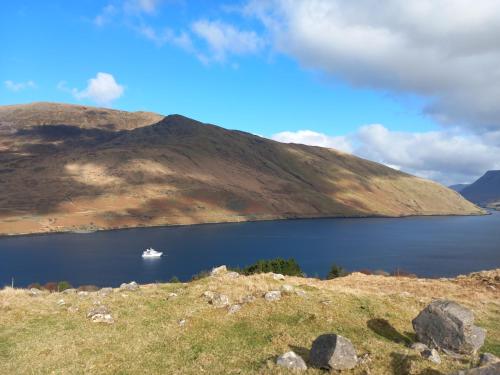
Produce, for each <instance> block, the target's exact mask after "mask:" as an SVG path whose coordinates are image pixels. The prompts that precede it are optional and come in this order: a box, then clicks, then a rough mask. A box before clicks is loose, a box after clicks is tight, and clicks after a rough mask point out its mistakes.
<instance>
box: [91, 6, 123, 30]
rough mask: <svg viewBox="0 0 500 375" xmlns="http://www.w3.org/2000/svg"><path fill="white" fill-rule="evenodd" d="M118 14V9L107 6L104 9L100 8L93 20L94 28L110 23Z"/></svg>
mask: <svg viewBox="0 0 500 375" xmlns="http://www.w3.org/2000/svg"><path fill="white" fill-rule="evenodd" d="M117 13H118V9H117V8H116V7H115V6H114V5H112V4H108V5H106V6H105V7H104V8H102V11H101V13H99V14H98V15H97V16H95V18H94V24H95V25H96V26H104V25H106V24H108V23H110V22H111V20H112V19H113V17H114V16H115V15H116V14H117Z"/></svg>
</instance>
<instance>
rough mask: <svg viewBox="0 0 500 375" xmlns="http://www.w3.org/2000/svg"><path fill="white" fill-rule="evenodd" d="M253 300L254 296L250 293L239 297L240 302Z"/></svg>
mask: <svg viewBox="0 0 500 375" xmlns="http://www.w3.org/2000/svg"><path fill="white" fill-rule="evenodd" d="M253 301H255V296H252V295H251V294H249V295H247V296H245V297H243V298H240V303H252V302H253Z"/></svg>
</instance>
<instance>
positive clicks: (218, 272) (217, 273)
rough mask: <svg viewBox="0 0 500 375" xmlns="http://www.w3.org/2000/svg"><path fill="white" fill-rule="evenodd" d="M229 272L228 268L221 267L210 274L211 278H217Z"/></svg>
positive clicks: (213, 269) (215, 268)
mask: <svg viewBox="0 0 500 375" xmlns="http://www.w3.org/2000/svg"><path fill="white" fill-rule="evenodd" d="M226 272H227V267H226V266H219V267H214V268H212V271H211V272H210V276H217V275H220V274H222V273H226Z"/></svg>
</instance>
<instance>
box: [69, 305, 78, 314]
mask: <svg viewBox="0 0 500 375" xmlns="http://www.w3.org/2000/svg"><path fill="white" fill-rule="evenodd" d="M78 311H79V308H78V307H76V306H70V307H68V312H69V313H71V314H74V313H76V312H78Z"/></svg>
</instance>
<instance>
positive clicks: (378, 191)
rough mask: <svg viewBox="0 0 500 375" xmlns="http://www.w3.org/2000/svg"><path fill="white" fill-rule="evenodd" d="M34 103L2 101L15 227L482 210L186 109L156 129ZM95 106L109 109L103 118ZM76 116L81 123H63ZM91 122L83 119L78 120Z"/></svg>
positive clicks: (9, 208)
mask: <svg viewBox="0 0 500 375" xmlns="http://www.w3.org/2000/svg"><path fill="white" fill-rule="evenodd" d="M35 107H36V106H35ZM27 109H28V112H29V113H28V114H24V113H23V112H22V109H19V108H18V109H17V110H18V112H17V117H13V116H12V112H9V111H7V112H6V111H5V110H4V108H3V107H0V124H5V122H6V121H7V120H6V118H8V121H10V122H11V124H14V125H15V126H11V127H10V130H9V132H3V133H2V134H0V150H2V152H1V153H0V165H2V168H0V189H2V190H1V191H3V192H4V194H2V196H0V233H3V234H21V233H40V232H52V231H72V230H98V229H117V228H127V227H137V226H156V225H184V224H200V223H213V222H235V221H249V220H268V219H286V218H313V217H367V216H395V217H398V216H410V215H462V214H481V213H482V211H481V210H480V209H479V208H478V207H476V206H474V205H473V204H471V203H469V202H468V201H466V200H465V199H463V198H462V197H461V196H460V195H459V194H458V193H456V192H453V191H451V190H449V189H448V188H446V187H444V186H442V185H439V184H438V183H435V182H432V181H428V180H424V179H422V178H418V177H414V176H411V175H409V174H406V173H403V172H400V171H396V170H393V169H391V168H389V167H387V166H384V165H381V164H378V163H375V162H372V161H368V160H365V159H361V158H359V157H356V156H353V155H350V154H346V153H343V152H339V151H336V150H333V149H326V148H321V147H314V146H306V145H300V144H284V143H279V142H276V141H273V140H269V139H266V138H262V137H258V136H255V135H252V134H250V133H245V132H241V131H234V130H228V129H225V128H221V127H218V126H216V125H211V124H205V123H202V122H199V121H196V120H192V119H189V118H187V117H184V116H181V115H169V116H166V117H164V116H161V115H156V116H160V117H161V120H160V121H157V122H155V123H153V124H149V125H144V124H145V123H144V121H145V120H144V117H141V116H139V117H133V116H132V117H130V116H129V113H128V112H125V113H124V114H123V116H124V117H125V118H126V120H121V118H120V116H121V114H120V113H121V112H111V114H112V115H109V112H108V110H102V111H101V109H99V108H93V107H86V106H82V107H81V108H77V107H75V106H69V107H65V105H61V106H59V107H58V111H59V112H60V113H59V114H58V115H57V116H56V117H57V118H56V119H54V120H52V121H47V113H46V112H44V113H42V115H41V116H40V117H41V119H40V120H38V122H37V117H36V110H35V111H34V110H33V106H31V107H27ZM65 110H68V111H69V114H68V113H62V112H64V111H65ZM89 110H90V111H91V112H92V113H97V115H96V116H97V118H93V119H92V121H93V123H90V122H89V117H88V116H87V114H88V111H89ZM109 111H112V110H109ZM42 112H43V110H42ZM5 113H7V114H8V115H7V116H6V115H4V114H5ZM99 113H101V115H102V117H99V116H100V115H99ZM68 116H71V117H72V121H71V124H61V123H60V121H59V120H60V119H61V118H62V119H64V118H66V117H68ZM79 116H80V117H79ZM110 116H111V117H110ZM25 118H29V119H30V122H29V123H24V122H23V119H25ZM79 118H83V120H82V123H83V125H82V124H80V125H74V124H75V123H76V124H78V123H79ZM110 118H111V119H113V121H114V122H115V124H114V126H109V124H110V122H109V120H110ZM148 119H149V117H148ZM49 120H50V118H49ZM47 122H48V123H47ZM91 125H94V126H91ZM13 129H14V130H13Z"/></svg>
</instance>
